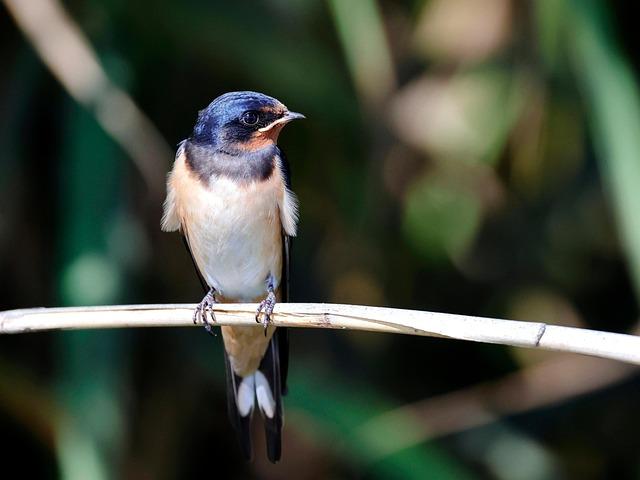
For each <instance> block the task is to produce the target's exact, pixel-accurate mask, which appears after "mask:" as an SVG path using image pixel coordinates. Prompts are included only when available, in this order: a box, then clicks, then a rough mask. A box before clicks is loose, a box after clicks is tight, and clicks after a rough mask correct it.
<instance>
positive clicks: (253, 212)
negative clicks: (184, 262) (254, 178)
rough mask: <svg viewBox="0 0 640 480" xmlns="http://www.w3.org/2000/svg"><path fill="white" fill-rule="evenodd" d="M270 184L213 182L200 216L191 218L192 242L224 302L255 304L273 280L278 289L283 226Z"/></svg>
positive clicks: (210, 280)
mask: <svg viewBox="0 0 640 480" xmlns="http://www.w3.org/2000/svg"><path fill="white" fill-rule="evenodd" d="M271 183H273V182H265V184H261V183H254V184H251V185H249V186H247V187H239V186H238V184H237V183H235V182H233V181H231V180H228V179H224V178H222V179H215V180H213V181H212V182H211V185H210V189H209V191H208V192H207V194H206V195H204V196H203V198H202V200H203V202H202V203H203V205H202V206H200V207H198V208H199V212H194V214H193V215H190V222H189V225H188V230H189V241H190V242H191V244H192V245H193V247H192V248H193V249H194V250H198V254H197V257H198V258H199V259H200V261H201V262H202V273H203V275H204V276H205V279H206V280H207V282H208V283H209V284H210V285H212V286H214V287H215V288H216V290H218V291H219V292H220V293H221V294H222V295H223V296H225V297H228V298H234V299H237V300H242V301H251V300H252V299H254V298H256V297H258V296H260V295H263V294H264V293H266V285H267V278H268V277H269V276H270V275H271V276H272V277H273V279H274V281H275V285H274V287H275V288H277V286H278V285H279V283H280V276H281V270H282V238H281V236H282V233H281V232H282V227H281V225H280V218H279V213H278V200H277V195H278V192H277V188H276V186H275V185H272V184H271ZM196 245H197V246H196Z"/></svg>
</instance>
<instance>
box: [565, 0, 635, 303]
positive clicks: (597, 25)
mask: <svg viewBox="0 0 640 480" xmlns="http://www.w3.org/2000/svg"><path fill="white" fill-rule="evenodd" d="M571 5H572V7H573V8H572V14H571V15H567V16H566V21H567V26H568V37H569V53H570V55H571V60H572V62H573V65H574V68H575V78H576V80H577V81H578V82H579V84H580V85H581V86H582V87H583V88H584V92H585V99H586V103H587V107H588V109H589V112H590V114H591V116H590V119H589V120H590V124H591V128H592V131H593V136H594V140H595V144H596V148H597V152H598V160H599V161H600V165H601V167H602V170H603V173H604V176H605V179H606V180H607V185H608V188H609V193H610V195H611V200H612V204H613V209H614V212H615V216H616V219H617V222H618V225H619V229H620V235H621V240H622V244H623V248H624V250H625V251H626V254H627V258H628V263H629V270H630V272H631V277H632V279H633V282H634V285H635V291H636V298H638V299H640V213H639V212H640V193H639V190H638V186H639V185H640V94H639V92H638V83H637V81H636V79H635V78H634V75H633V73H632V69H631V67H630V65H629V63H628V61H627V59H626V58H625V57H624V55H623V53H622V51H621V50H620V48H619V47H618V45H617V44H616V40H615V36H614V33H613V30H612V28H611V25H610V22H609V21H608V14H607V12H606V11H605V9H604V4H603V2H601V1H599V0H579V1H573V2H571Z"/></svg>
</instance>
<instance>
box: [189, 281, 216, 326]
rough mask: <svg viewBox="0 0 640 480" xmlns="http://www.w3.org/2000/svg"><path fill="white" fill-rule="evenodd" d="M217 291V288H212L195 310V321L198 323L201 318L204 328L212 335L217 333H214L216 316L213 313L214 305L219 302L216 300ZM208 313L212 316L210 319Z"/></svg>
mask: <svg viewBox="0 0 640 480" xmlns="http://www.w3.org/2000/svg"><path fill="white" fill-rule="evenodd" d="M215 293H216V290H215V289H214V288H213V287H212V288H210V289H209V291H208V292H207V294H206V295H205V296H204V298H203V299H202V301H201V302H200V303H199V304H198V306H197V307H196V309H195V311H194V312H193V323H194V324H197V323H198V320H200V321H201V322H202V323H203V324H204V329H205V330H206V331H207V332H208V333H209V334H210V335H215V333H213V325H214V324H215V323H216V316H215V314H214V313H213V306H214V305H215V304H216V303H218V302H216V297H215ZM207 315H208V316H209V317H211V320H210V321H209V319H208V318H207Z"/></svg>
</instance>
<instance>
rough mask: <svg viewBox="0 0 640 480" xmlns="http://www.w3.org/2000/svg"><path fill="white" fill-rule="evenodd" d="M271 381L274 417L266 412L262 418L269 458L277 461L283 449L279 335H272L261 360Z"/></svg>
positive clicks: (262, 368) (273, 461) (261, 366)
mask: <svg viewBox="0 0 640 480" xmlns="http://www.w3.org/2000/svg"><path fill="white" fill-rule="evenodd" d="M258 370H260V371H261V372H262V373H263V374H264V376H265V378H266V379H267V382H268V383H269V387H270V388H271V393H272V394H273V399H274V401H275V409H274V413H273V416H272V417H268V416H267V415H266V414H265V413H264V412H262V411H261V412H260V413H261V414H262V418H263V420H264V431H265V437H266V439H267V458H268V459H269V461H270V462H272V463H276V462H277V461H278V460H280V454H281V449H282V424H283V415H282V394H281V392H282V386H281V384H280V379H281V377H280V348H279V336H278V335H274V336H273V337H271V341H270V342H269V347H268V348H267V351H266V352H265V354H264V357H263V358H262V361H261V362H260V367H259V368H258Z"/></svg>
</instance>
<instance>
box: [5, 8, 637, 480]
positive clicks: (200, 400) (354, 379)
mask: <svg viewBox="0 0 640 480" xmlns="http://www.w3.org/2000/svg"><path fill="white" fill-rule="evenodd" d="M22 2H24V3H23V5H29V7H28V8H26V7H24V8H20V7H19V6H17V5H19V4H20V3H21V0H3V2H0V3H2V4H3V5H2V6H1V7H0V59H1V62H0V65H1V67H2V68H1V70H0V285H1V288H0V310H5V309H11V308H19V307H33V306H66V305H98V304H119V303H178V302H196V301H199V300H200V298H201V296H202V292H201V289H200V286H199V284H198V281H197V278H196V275H195V274H194V272H193V269H192V266H191V263H190V260H189V258H188V255H187V253H186V252H185V250H184V248H183V246H182V243H181V241H180V238H179V236H178V235H176V234H171V235H169V234H164V233H161V232H160V229H159V222H160V215H161V202H162V200H163V195H164V185H163V182H164V176H165V174H166V172H167V171H168V169H169V168H170V165H171V162H172V160H173V158H172V154H173V153H172V152H173V151H174V149H175V145H176V144H177V143H178V142H179V141H180V140H182V139H184V138H185V137H187V136H188V135H189V133H190V131H191V128H192V126H193V123H194V121H195V118H196V115H197V111H198V110H199V109H202V108H204V107H205V106H206V105H207V104H208V103H209V102H210V101H211V100H212V99H213V98H214V97H216V96H218V95H220V94H221V93H224V92H226V91H230V90H257V91H261V92H264V93H267V94H269V95H272V96H275V97H277V98H278V99H280V100H282V101H283V102H284V103H285V104H286V105H287V106H288V107H289V108H291V109H292V110H294V111H299V112H303V113H304V114H305V115H306V116H307V120H306V121H304V122H299V123H298V122H296V123H294V124H292V125H290V126H288V127H287V128H286V129H285V131H284V132H283V134H282V135H281V139H280V145H281V146H282V148H283V149H284V150H285V152H286V153H287V155H288V157H289V160H290V163H291V167H292V175H293V176H292V178H293V187H294V190H295V192H296V193H297V195H298V197H299V200H300V213H301V221H300V226H299V237H298V238H297V239H296V240H295V243H294V250H293V262H294V263H293V278H292V293H293V300H294V301H300V302H343V303H359V304H368V305H384V306H395V307H403V308H414V309H424V310H435V311H443V312H451V313H464V314H471V315H484V316H494V317H500V318H510V319H519V320H535V321H544V322H549V323H553V324H558V325H572V326H581V327H588V328H597V329H602V330H608V331H616V332H635V333H637V332H638V323H637V322H638V303H637V299H638V294H639V293H640V214H639V213H638V212H639V211H640V193H639V192H638V185H640V100H639V99H640V96H639V91H638V83H637V81H636V79H637V73H638V72H637V70H638V67H639V66H640V61H639V58H640V57H639V56H638V52H640V44H639V43H638V37H637V35H636V33H637V25H636V23H637V22H636V20H637V17H634V15H632V13H631V9H632V5H630V4H628V2H622V1H613V2H604V1H597V0H583V1H580V0H575V1H571V0H538V1H530V2H521V1H515V0H483V1H478V0H430V1H418V0H414V1H409V0H405V1H378V2H376V1H374V0H358V1H353V2H351V1H340V0H330V1H318V0H295V1H286V0H271V1H266V0H265V1H256V2H222V1H212V0H209V1H198V0H189V1H183V2H174V1H170V0H159V1H156V2H127V1H125V0H102V1H98V0H89V1H77V0H74V1H66V0H65V1H64V2H62V3H60V0H37V1H36V0H29V1H27V0H22ZM19 25H21V26H19ZM30 26H31V27H30ZM25 32H27V33H26V34H25ZM34 45H37V48H34ZM92 51H93V52H94V54H95V58H97V59H98V62H95V63H94V62H93V61H92V58H93V57H92V56H91V52H92ZM60 80H62V82H61V81H60ZM289 383H290V394H289V396H288V397H287V398H286V404H285V406H286V426H285V430H286V433H285V441H284V454H283V460H282V462H281V463H280V464H279V465H277V466H271V465H269V464H267V463H266V461H265V460H264V453H263V445H262V443H263V439H262V433H261V432H256V435H255V437H256V444H257V445H256V447H257V450H258V451H257V454H256V460H255V461H254V462H253V463H246V462H244V461H243V460H242V459H241V454H240V450H239V448H238V446H237V444H236V441H235V437H234V433H233V431H232V430H231V427H230V424H229V422H228V421H227V416H226V405H225V395H224V387H225V385H224V371H223V359H222V352H221V340H220V338H219V337H218V338H215V339H214V338H211V337H210V336H208V335H206V334H205V333H204V331H203V330H202V329H195V328H192V329H187V328H185V329H179V328H174V329H129V330H126V331H125V330H119V331H116V330H110V331H78V332H55V333H37V334H24V335H15V336H4V337H2V338H0V432H1V436H0V438H1V440H0V444H1V445H2V452H3V455H2V458H3V461H2V464H3V465H2V470H3V471H4V472H13V471H15V472H20V477H21V478H63V479H70V480H76V479H78V480H80V479H88V478H91V479H109V478H125V479H138V478H141V479H173V478H196V477H202V478H211V477H213V476H216V477H217V478H238V479H239V478H248V477H253V476H255V477H258V478H265V479H277V478H296V479H324V478H336V479H340V478H344V479H347V478H379V479H388V478H408V479H423V478H437V479H447V478H451V479H458V478H497V479H522V480H528V479H543V478H544V479H548V478H579V479H590V478H594V479H595V478H616V479H618V478H640V456H639V455H638V452H639V450H640V436H639V435H638V427H639V426H640V408H638V405H639V402H640V388H639V387H640V378H639V377H638V375H637V371H636V370H635V369H634V368H631V367H629V366H626V365H623V364H619V363H615V362H608V361H600V360H594V359H589V358H586V357H579V356H574V355H569V354H566V355H564V354H557V353H556V354H554V353H544V352H542V353H541V352H532V351H528V350H525V349H515V348H506V347H501V346H493V345H484V344H475V343H467V342H457V341H450V340H444V339H430V338H420V337H405V336H394V335H382V334H365V333H350V332H338V331H319V330H304V331H302V330H298V331H294V332H293V333H292V352H291V375H290V382H289Z"/></svg>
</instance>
